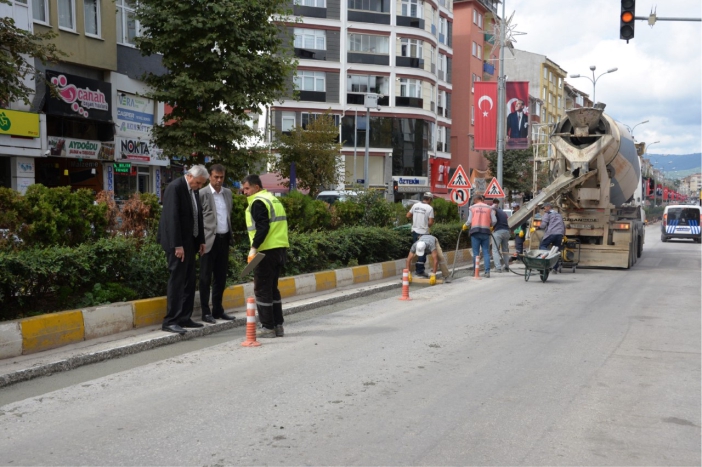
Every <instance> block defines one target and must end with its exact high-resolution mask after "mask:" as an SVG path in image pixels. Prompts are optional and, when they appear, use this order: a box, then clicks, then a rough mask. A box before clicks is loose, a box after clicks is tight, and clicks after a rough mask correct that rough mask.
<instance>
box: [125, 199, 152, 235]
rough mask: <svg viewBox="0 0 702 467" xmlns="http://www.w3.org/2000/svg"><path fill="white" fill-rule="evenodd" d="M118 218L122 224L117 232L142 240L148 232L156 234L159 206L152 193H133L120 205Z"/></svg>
mask: <svg viewBox="0 0 702 467" xmlns="http://www.w3.org/2000/svg"><path fill="white" fill-rule="evenodd" d="M120 216H121V218H122V223H121V225H120V226H119V231H120V232H122V234H124V235H126V236H130V237H135V238H140V239H142V238H144V237H145V236H146V235H147V234H148V233H149V232H156V229H157V228H158V221H159V219H160V218H161V206H160V205H159V204H158V198H157V197H156V195H155V194H153V193H134V194H133V195H132V196H131V197H130V198H129V199H128V200H127V201H126V202H125V203H124V204H123V205H122V209H121V212H120Z"/></svg>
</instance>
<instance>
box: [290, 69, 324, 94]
mask: <svg viewBox="0 0 702 467" xmlns="http://www.w3.org/2000/svg"><path fill="white" fill-rule="evenodd" d="M325 82H326V73H324V72H323V71H300V70H298V71H297V76H295V77H294V78H293V83H295V87H297V89H299V90H300V91H317V92H325V90H326V86H325Z"/></svg>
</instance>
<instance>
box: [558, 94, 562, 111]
mask: <svg viewBox="0 0 702 467" xmlns="http://www.w3.org/2000/svg"><path fill="white" fill-rule="evenodd" d="M561 106H562V101H561V96H558V108H559V109H560V108H561Z"/></svg>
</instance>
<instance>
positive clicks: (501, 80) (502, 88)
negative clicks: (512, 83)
mask: <svg viewBox="0 0 702 467" xmlns="http://www.w3.org/2000/svg"><path fill="white" fill-rule="evenodd" d="M505 3H506V0H502V18H501V19H500V21H501V26H500V74H499V76H498V78H497V183H499V184H500V186H503V184H502V165H503V160H504V153H505V110H506V109H505V107H506V104H505V100H506V96H505V94H506V92H507V84H506V83H505V79H506V78H505V39H506V35H507V22H506V20H505Z"/></svg>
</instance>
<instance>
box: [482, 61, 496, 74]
mask: <svg viewBox="0 0 702 467" xmlns="http://www.w3.org/2000/svg"><path fill="white" fill-rule="evenodd" d="M483 71H484V72H485V73H487V74H488V75H490V76H492V75H494V74H495V65H492V64H490V63H487V62H483Z"/></svg>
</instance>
